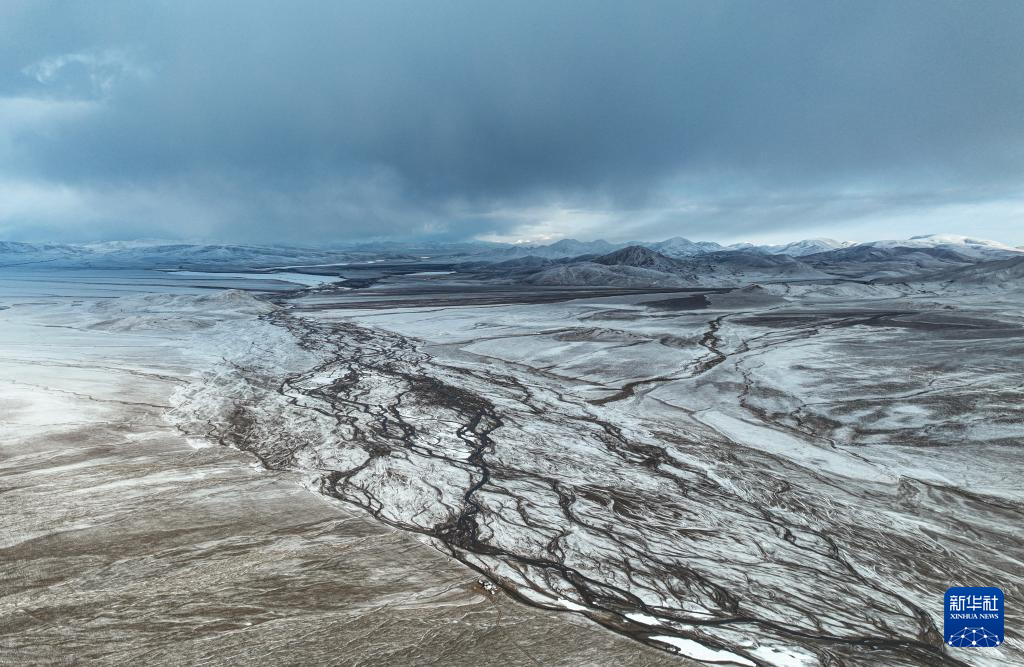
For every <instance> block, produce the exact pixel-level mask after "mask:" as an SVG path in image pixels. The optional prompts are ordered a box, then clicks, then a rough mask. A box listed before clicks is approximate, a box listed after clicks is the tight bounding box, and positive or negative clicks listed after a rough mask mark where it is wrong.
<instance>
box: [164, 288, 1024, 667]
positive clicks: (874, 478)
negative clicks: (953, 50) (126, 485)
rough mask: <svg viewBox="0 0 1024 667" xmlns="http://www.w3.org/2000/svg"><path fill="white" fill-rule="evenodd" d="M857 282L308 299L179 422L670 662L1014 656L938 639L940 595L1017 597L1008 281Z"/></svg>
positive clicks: (1023, 343)
mask: <svg viewBox="0 0 1024 667" xmlns="http://www.w3.org/2000/svg"><path fill="white" fill-rule="evenodd" d="M395 291H396V292H397V293H401V290H400V289H398V290H395ZM823 292H824V293H823ZM862 292H863V288H862V287H860V286H854V287H851V288H849V289H848V291H847V293H845V294H844V293H842V290H841V289H840V288H837V287H836V286H829V287H826V288H817V289H804V290H801V289H797V288H794V287H785V288H784V287H778V288H775V287H773V288H770V289H761V288H752V289H748V290H740V291H735V292H731V293H725V294H721V293H718V294H715V293H710V294H708V295H707V298H706V302H707V303H706V305H704V307H701V306H700V305H699V304H698V302H696V301H694V300H693V298H692V295H691V296H687V295H684V296H682V297H681V296H680V295H679V294H646V295H643V294H641V295H638V294H627V295H622V296H618V297H602V298H595V299H577V300H572V301H566V302H556V303H538V304H515V305H500V304H498V305H496V304H493V303H491V304H488V305H481V306H476V307H457V306H452V305H451V299H450V298H448V297H447V296H446V297H444V298H439V297H438V295H437V294H436V292H431V291H423V292H420V293H419V297H418V298H419V299H420V305H419V306H410V299H413V300H415V299H416V298H417V297H416V294H415V293H413V294H408V295H405V297H406V298H402V299H399V298H397V297H396V295H395V294H387V295H382V299H381V300H378V301H375V302H374V305H373V307H372V308H365V307H362V306H363V305H364V304H365V303H366V298H368V297H366V296H352V297H349V296H347V295H336V296H331V295H328V294H323V293H321V294H318V295H312V296H309V297H299V298H297V299H293V300H291V301H290V302H289V304H288V306H287V307H286V308H284V309H281V310H278V311H275V313H274V314H273V315H272V316H271V317H270V318H269V321H272V322H274V323H275V324H276V325H277V326H279V327H282V328H285V329H287V330H289V331H290V332H292V333H293V335H294V336H295V337H296V339H297V340H299V341H300V343H301V346H302V348H303V349H304V350H305V351H306V352H307V353H308V354H309V355H311V361H310V362H309V363H307V364H306V365H305V366H303V367H301V368H292V369H291V370H289V369H287V368H285V367H284V366H287V365H288V364H287V363H285V364H282V363H281V362H280V361H279V360H278V359H275V358H273V357H272V356H271V355H270V354H269V353H268V351H266V350H264V351H256V352H254V353H252V354H247V355H244V356H243V357H241V358H238V359H235V360H233V362H234V364H235V365H234V367H232V368H231V369H229V370H222V371H221V372H218V373H214V374H210V375H209V376H207V377H206V378H205V379H204V382H203V383H202V384H193V385H191V386H189V387H186V388H184V389H183V390H182V392H181V393H180V394H179V400H180V401H181V402H180V409H179V411H178V415H179V416H181V417H183V418H184V422H183V423H185V424H187V426H186V428H189V429H194V430H196V431H199V432H206V433H207V434H208V437H211V438H214V439H219V440H221V441H223V442H225V443H229V444H233V445H235V446H237V447H240V448H242V449H245V450H247V451H251V452H253V453H254V454H255V455H256V456H257V457H258V458H259V459H260V460H261V462H262V463H263V464H264V465H265V466H267V467H268V468H271V469H295V470H303V471H306V472H307V473H308V484H309V486H310V488H311V489H312V490H315V491H319V492H321V493H324V494H327V495H329V496H332V497H335V498H337V499H339V500H342V501H344V502H346V503H347V504H350V505H355V506H358V507H361V508H363V509H364V510H365V511H367V512H368V513H370V514H371V515H373V516H375V517H377V518H378V519H380V520H381V521H383V522H385V523H388V524H389V525H393V526H397V527H400V528H402V529H404V530H407V531H409V532H412V533H416V534H420V535H423V536H426V537H428V538H430V539H431V540H432V542H433V543H434V544H435V545H436V546H437V547H438V548H439V549H441V550H442V551H444V552H447V553H449V554H451V555H452V556H454V557H456V558H458V559H459V560H462V561H463V562H466V563H468V564H470V565H472V566H474V567H475V568H478V569H479V570H480V571H482V572H485V573H487V575H488V576H489V577H491V578H492V579H493V580H495V581H496V582H498V583H500V584H501V585H502V586H503V587H504V588H505V590H506V591H508V592H509V593H510V594H512V595H513V596H516V597H518V598H519V599H521V600H523V601H524V602H527V603H529V604H531V605H533V606H540V607H544V608H548V609H565V610H568V611H571V612H574V613H579V614H582V615H585V616H588V617H590V618H592V619H594V620H595V621H597V622H599V623H601V624H603V625H604V626H606V627H608V628H611V629H614V630H616V631H618V632H620V633H622V634H626V635H629V636H632V637H634V638H636V639H639V640H641V641H644V642H645V643H648V644H649V645H651V646H660V647H662V648H664V649H666V650H669V651H676V652H678V653H679V654H682V655H688V656H690V657H692V658H694V659H697V660H701V661H707V662H733V663H736V664H830V663H829V661H830V660H837V661H840V662H843V663H849V664H922V665H925V664H941V663H949V664H956V663H957V662H964V663H967V664H1005V663H1006V662H1008V661H1010V662H1013V661H1017V662H1020V661H1024V653H1022V651H1021V648H1020V644H1019V642H1020V636H1019V634H1018V632H1019V631H1018V630H1017V629H1016V627H1015V620H1016V619H1018V618H1019V612H1016V611H1014V610H1012V609H1011V610H1010V611H1009V617H1008V620H1007V631H1008V636H1007V643H1006V644H1005V645H1004V646H1003V647H1002V648H1000V649H998V650H997V651H990V652H984V653H982V652H977V653H971V652H966V651H962V650H954V649H947V648H946V647H944V646H943V638H942V594H943V592H944V591H945V589H946V588H947V587H949V586H953V585H972V582H975V583H974V584H973V585H981V583H984V582H988V583H987V584H986V585H997V586H1000V587H1002V588H1003V590H1004V591H1005V592H1006V595H1007V598H1008V599H1016V598H1019V597H1020V596H1021V594H1022V593H1024V586H1022V584H1024V567H1022V556H1024V549H1022V546H1021V539H1020V538H1021V529H1020V526H1021V525H1022V504H1021V502H1022V497H1021V495H1022V492H1021V486H1020V484H1019V479H1020V474H1021V462H1020V457H1019V456H1018V455H1017V454H1016V450H1017V447H1019V444H1020V441H1021V438H1022V436H1024V424H1022V421H1021V410H1020V407H1019V405H1020V401H1021V398H1024V391H1022V385H1024V365H1022V364H1021V362H1020V359H1022V358H1024V354H1022V353H1024V328H1022V325H1024V321H1022V319H1024V318H1022V317H1021V315H1020V310H1019V307H1018V302H1017V301H1016V296H1015V295H1012V294H1010V295H1004V296H1003V297H999V298H994V297H992V296H991V295H988V296H984V297H970V296H965V295H947V296H942V295H935V294H923V293H919V292H917V291H914V290H909V289H904V290H902V291H900V290H897V289H896V288H892V289H891V290H890V291H889V292H886V293H885V294H884V295H872V294H869V295H865V294H863V293H862ZM520 296H521V295H520ZM1000 299H1002V300H1000ZM389 303H390V304H393V305H395V306H396V307H393V308H387V307H386V305H387V304H389Z"/></svg>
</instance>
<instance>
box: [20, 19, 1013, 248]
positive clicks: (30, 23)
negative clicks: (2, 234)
mask: <svg viewBox="0 0 1024 667" xmlns="http://www.w3.org/2000/svg"><path fill="white" fill-rule="evenodd" d="M0 19H2V21H0V23H2V25H3V27H0V38H2V40H3V41H2V43H3V45H4V46H2V47H0V50H2V52H0V68H2V71H0V121H3V122H4V124H5V125H6V129H0V158H2V162H0V195H2V196H0V201H4V200H6V201H7V202H8V203H7V204H4V203H0V229H3V230H6V231H7V232H8V234H7V235H12V234H13V235H20V236H26V237H27V236H32V235H37V234H39V233H41V232H45V233H48V234H52V235H61V236H64V237H68V238H70V237H81V238H84V237H90V236H96V235H100V236H103V235H106V236H109V235H118V236H168V235H191V236H208V237H221V238H243V239H260V240H264V239H290V240H301V239H303V238H307V239H308V237H309V236H310V235H313V236H314V238H315V239H317V240H325V239H326V240H336V239H342V238H346V237H352V236H373V235H396V236H403V235H404V236H413V235H440V236H449V237H465V236H472V235H475V234H504V233H516V232H517V231H518V230H523V229H525V230H530V229H535V230H539V231H544V232H545V233H555V234H558V233H583V234H586V235H606V236H616V235H621V234H625V233H626V230H628V232H629V235H632V236H648V237H651V236H666V235H671V234H677V233H685V234H689V235H692V236H698V237H718V238H724V237H728V236H729V235H731V234H743V233H754V234H757V233H764V232H774V231H776V230H778V229H786V228H792V229H793V230H794V233H797V232H798V231H799V230H800V228H803V227H812V226H814V225H819V226H820V225H822V224H827V223H829V222H830V221H833V222H834V224H836V225H840V224H845V223H848V222H850V221H851V220H857V219H863V218H864V217H865V216H867V217H868V218H870V217H871V215H872V214H873V213H875V214H880V213H883V212H885V211H886V210H888V209H889V208H891V207H892V206H893V205H894V203H900V202H905V201H925V202H928V206H929V207H932V208H935V207H940V208H941V207H942V206H943V205H947V204H948V205H957V206H959V205H965V204H971V205H978V204H979V202H980V203H981V204H985V203H986V202H997V203H998V202H1006V201H1016V199H1017V198H1019V197H1020V196H1021V195H1022V194H1024V193H1021V192H1020V190H1019V189H1018V188H1019V184H1020V183H1021V176H1022V175H1024V113H1022V112H1024V51H1022V46H1021V43H1022V41H1024V40H1021V38H1020V32H1021V26H1022V25H1024V3H1019V2H985V3H943V2H933V1H929V2H861V3H846V2H843V3H828V2H817V1H816V2H777V3H747V2H707V3H705V2H687V3H683V2H654V1H653V0H651V1H645V2H640V3H611V2H562V3H540V2H536V3H533V2H527V3H508V2H503V3H497V2H494V3H491V2H468V1H467V2H438V3H423V2H408V3H368V2H367V3H343V2H289V3H281V2H273V3H271V2H265V3H261V2H235V3H223V2H222V3H198V2H196V3H191V2H184V3H178V2H175V3H171V2H161V3H128V2H125V3H116V2H107V3H88V4H86V3H53V4H38V3H28V4H19V3H11V4H8V5H6V6H5V8H4V9H0ZM4 208H6V209H7V210H6V211H5V210H4ZM926 208H927V207H925V208H922V209H921V210H925V209H926ZM1004 208H1005V206H1004ZM1010 209H1011V210H1016V209H1013V208H1012V206H1011V207H1010ZM929 210H930V209H929ZM566 211H568V212H569V213H565V212H566ZM581 211H583V213H580V212H581ZM587 211H590V213H589V214H588V213H587ZM559 212H560V213H559ZM581 221H582V222H581ZM999 224H1002V225H1004V226H1005V224H1006V223H1005V220H1004V221H1003V222H1001V223H999ZM559 225H561V228H559ZM1000 229H1001V228H1000ZM836 233H837V234H838V235H842V234H841V230H838V231H837V232H836ZM1004 236H1005V234H1004ZM1008 240H1015V241H1017V242H1021V241H1024V238H1021V239H1008Z"/></svg>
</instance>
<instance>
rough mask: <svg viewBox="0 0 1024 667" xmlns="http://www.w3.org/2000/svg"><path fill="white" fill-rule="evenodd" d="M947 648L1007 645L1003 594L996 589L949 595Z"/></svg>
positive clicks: (961, 589) (968, 589)
mask: <svg viewBox="0 0 1024 667" xmlns="http://www.w3.org/2000/svg"><path fill="white" fill-rule="evenodd" d="M943 634H944V635H945V637H946V644H948V645H949V646H955V647H957V648H994V647H996V646H999V645H1000V644H1002V643H1003V592H1002V591H1001V590H999V589H998V588H995V587H993V586H977V587H956V588H950V589H948V590H947V591H946V623H945V626H944V628H943Z"/></svg>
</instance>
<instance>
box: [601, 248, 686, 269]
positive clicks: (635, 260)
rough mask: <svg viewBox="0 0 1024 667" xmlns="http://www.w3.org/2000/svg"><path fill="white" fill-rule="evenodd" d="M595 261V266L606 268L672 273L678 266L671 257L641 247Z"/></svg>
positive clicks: (617, 252) (617, 251)
mask: <svg viewBox="0 0 1024 667" xmlns="http://www.w3.org/2000/svg"><path fill="white" fill-rule="evenodd" d="M593 261H594V263H595V264H604V265H606V266H633V267H636V268H641V269H654V270H656V271H671V270H672V269H674V268H676V267H677V266H678V264H677V263H676V261H675V260H674V259H672V258H671V257H669V256H667V255H663V254H661V253H660V252H658V251H656V250H651V249H650V248H647V247H644V246H641V245H631V246H626V247H625V248H622V249H621V250H616V251H615V252H610V253H608V254H607V255H602V256H601V257H598V258H597V259H595V260H593Z"/></svg>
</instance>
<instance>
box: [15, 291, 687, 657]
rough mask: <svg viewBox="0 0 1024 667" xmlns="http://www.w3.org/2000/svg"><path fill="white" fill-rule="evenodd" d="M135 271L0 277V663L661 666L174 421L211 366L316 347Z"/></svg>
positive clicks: (287, 368)
mask: <svg viewBox="0 0 1024 667" xmlns="http://www.w3.org/2000/svg"><path fill="white" fill-rule="evenodd" d="M147 276H148V274H147V275H144V276H140V275H139V274H134V273H130V272H129V273H125V272H121V271H115V272H106V273H105V274H104V273H103V272H101V271H94V272H90V273H89V274H88V275H87V276H86V275H84V274H80V273H75V272H71V273H68V274H66V275H64V276H63V277H61V276H57V275H54V274H50V275H49V276H48V277H45V278H44V277H43V276H42V275H40V274H38V273H37V274H35V275H34V278H33V279H31V280H27V281H26V280H22V281H18V280H17V279H15V277H13V276H11V275H10V274H9V273H8V274H7V275H4V276H0V278H6V279H5V280H0V665H4V666H7V665H18V666H21V665H58V664H59V665H77V664H90V665H92V664H96V665H126V664H140V663H145V664H152V665H181V664H204V665H233V664H260V665H271V664H272V665H292V664H442V663H445V662H450V661H451V660H452V656H459V660H465V661H469V662H472V663H473V664H479V665H493V666H495V667H497V666H507V665H509V664H555V665H576V664H580V663H581V662H582V663H586V664H607V665H613V664H640V665H665V664H671V662H670V660H671V657H670V656H668V655H666V654H664V653H662V652H660V651H657V650H655V649H652V648H649V647H646V646H644V645H642V644H639V643H637V642H634V641H631V640H629V639H628V638H626V637H621V636H618V635H614V634H611V633H608V632H605V631H604V630H602V629H601V628H599V627H597V626H595V625H593V624H591V623H589V622H587V621H586V620H585V619H583V618H581V617H579V616H575V615H565V614H555V613H554V612H546V611H543V610H539V609H536V608H531V607H527V606H524V605H521V604H518V603H516V602H514V601H512V600H510V599H508V598H507V597H505V596H495V595H492V594H491V593H490V592H489V591H487V590H486V589H485V588H484V587H482V586H480V585H479V584H478V583H477V579H479V575H478V574H477V573H475V572H473V571H472V570H470V569H469V568H467V567H466V566H464V565H462V564H460V563H457V562H455V561H453V560H452V559H450V558H447V557H446V556H445V555H443V554H441V553H439V552H438V551H436V550H434V549H431V548H430V547H429V546H426V545H424V544H422V543H421V542H420V541H418V540H417V539H415V538H414V536H411V535H409V534H407V533H403V532H401V531H396V530H394V529H393V528H390V527H388V526H386V525H384V524H382V523H379V522H376V521H373V520H372V518H370V517H369V516H367V515H366V513H365V512H362V511H360V510H357V509H355V508H352V507H350V506H346V505H343V504H341V503H337V502H332V501H329V500H328V499H326V498H324V497H323V496H320V495H317V494H314V493H310V492H309V491H307V490H306V488H304V485H305V483H306V481H307V479H308V474H306V473H305V472H304V471H297V470H284V469H280V470H267V469H265V468H263V467H262V466H259V465H255V466H254V465H253V463H254V462H255V461H254V459H253V458H252V457H251V456H250V455H248V454H245V453H242V452H239V451H237V450H236V449H233V448H229V447H222V446H216V445H217V444H218V443H217V442H216V441H215V440H210V439H208V438H206V437H203V434H201V433H189V432H183V431H181V430H179V429H178V428H177V427H176V426H175V420H174V419H169V417H171V416H172V412H173V410H174V406H175V403H176V399H175V395H176V394H177V393H180V392H182V391H184V390H185V388H187V387H190V386H192V385H193V384H194V383H203V382H206V381H208V379H209V378H210V377H211V376H212V377H217V376H218V374H223V375H224V376H229V375H231V374H232V372H233V370H232V367H231V366H230V363H229V362H227V361H226V359H243V358H246V357H249V356H265V357H267V358H268V359H273V360H274V361H273V363H274V364H276V366H275V367H274V368H276V369H277V370H279V371H280V372H291V371H292V370H293V369H295V368H302V367H305V366H307V365H309V364H311V363H315V361H316V355H314V354H312V353H310V352H308V351H305V350H303V349H301V348H300V347H299V346H298V345H296V344H295V341H294V339H293V337H292V335H291V333H290V332H289V331H288V330H287V329H285V328H282V327H280V326H277V325H276V324H274V323H273V322H271V321H269V320H267V319H266V317H267V316H268V315H269V314H271V313H273V312H275V311H276V310H277V308H276V307H275V306H272V305H271V304H269V303H268V302H266V301H263V300H258V299H256V298H254V297H253V296H252V295H250V294H246V293H242V292H239V291H230V290H229V291H225V290H223V289H220V290H211V289H209V288H207V287H202V286H199V287H197V286H196V285H195V284H194V283H193V282H192V280H191V279H188V278H185V277H182V278H180V279H178V282H177V283H173V282H169V281H173V280H175V279H174V278H167V277H164V278H161V279H160V280H159V281H157V282H155V283H153V282H147V281H146V280H141V279H142V278H146V277H147ZM78 279H83V280H81V281H79V280H78ZM112 295H116V296H113V297H112ZM235 398H236V399H237V400H239V401H244V400H246V397H245V396H238V397H235Z"/></svg>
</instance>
